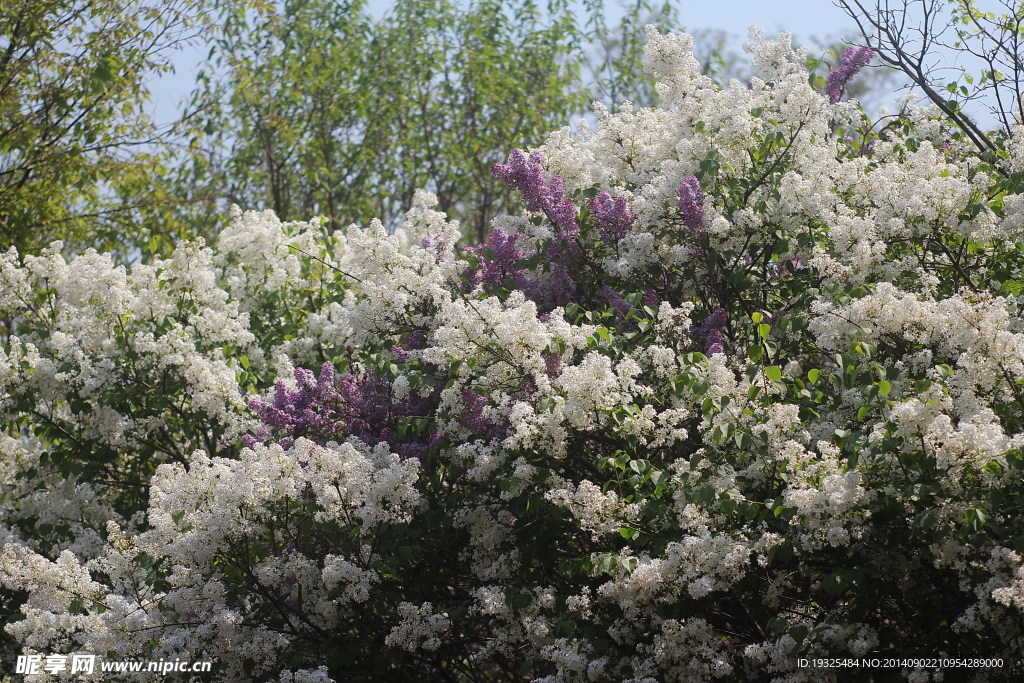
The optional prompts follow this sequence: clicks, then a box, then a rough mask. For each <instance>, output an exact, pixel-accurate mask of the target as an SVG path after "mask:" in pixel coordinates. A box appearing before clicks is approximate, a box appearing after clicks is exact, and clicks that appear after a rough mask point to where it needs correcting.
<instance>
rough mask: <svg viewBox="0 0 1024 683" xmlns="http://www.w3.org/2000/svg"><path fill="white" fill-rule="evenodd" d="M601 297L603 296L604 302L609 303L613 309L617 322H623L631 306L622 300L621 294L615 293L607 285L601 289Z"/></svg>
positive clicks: (631, 308)
mask: <svg viewBox="0 0 1024 683" xmlns="http://www.w3.org/2000/svg"><path fill="white" fill-rule="evenodd" d="M601 296H603V297H604V299H605V301H607V302H608V303H610V304H611V305H612V308H614V309H615V318H616V320H617V321H619V322H621V321H622V320H625V318H626V316H627V315H628V314H629V312H630V311H631V310H633V306H632V305H630V303H629V302H628V301H626V300H625V299H623V298H622V295H621V294H619V293H618V292H617V291H615V290H614V289H612V288H611V287H609V286H608V285H605V286H604V287H602V288H601Z"/></svg>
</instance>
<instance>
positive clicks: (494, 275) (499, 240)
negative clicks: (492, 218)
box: [466, 228, 524, 286]
mask: <svg viewBox="0 0 1024 683" xmlns="http://www.w3.org/2000/svg"><path fill="white" fill-rule="evenodd" d="M466 251H468V252H470V253H472V254H476V255H477V256H478V257H479V259H480V260H479V262H478V263H477V265H476V267H475V268H470V269H468V270H467V271H466V276H467V277H468V278H469V281H470V283H471V284H473V285H477V284H484V285H490V286H497V285H500V284H502V283H503V282H504V281H505V278H506V277H512V278H513V279H515V278H516V277H518V276H520V275H521V274H522V273H523V269H522V268H516V263H517V262H518V261H519V260H520V259H521V258H523V255H524V254H523V252H522V251H521V250H519V249H517V248H516V236H515V235H508V234H506V233H505V231H504V230H502V229H501V228H495V229H494V230H492V231H491V234H490V236H489V237H488V239H487V242H485V243H484V244H481V245H480V246H477V247H466ZM488 251H489V252H490V254H491V257H490V258H489V259H488V258H485V256H484V255H485V254H486V253H487V252H488Z"/></svg>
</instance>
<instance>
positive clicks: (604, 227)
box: [588, 192, 636, 244]
mask: <svg viewBox="0 0 1024 683" xmlns="http://www.w3.org/2000/svg"><path fill="white" fill-rule="evenodd" d="M588 208H589V209H590V215H591V216H593V217H594V224H595V225H596V226H597V230H598V232H600V233H601V239H603V240H604V241H605V243H607V244H615V243H616V242H618V241H619V240H621V239H622V238H623V237H625V236H626V233H628V232H629V230H630V228H632V227H633V221H634V220H636V216H634V215H633V214H632V213H630V211H629V208H628V207H627V206H626V198H625V197H618V198H616V199H612V196H611V195H610V194H608V193H607V192H601V193H600V194H598V195H597V196H596V197H593V198H592V199H591V200H590V202H589V204H588Z"/></svg>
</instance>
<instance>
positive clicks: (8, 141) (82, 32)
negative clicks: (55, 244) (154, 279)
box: [0, 0, 195, 248]
mask: <svg viewBox="0 0 1024 683" xmlns="http://www.w3.org/2000/svg"><path fill="white" fill-rule="evenodd" d="M194 11H195V7H194V3H193V2H192V1H191V0H148V1H146V2H143V3H141V4H140V3H130V4H126V3H122V2H118V1H116V0H92V1H90V0H5V2H4V3H2V4H0V245H11V244H13V245H16V246H18V247H19V248H28V247H32V246H35V245H38V244H41V243H42V244H45V243H46V242H48V241H50V240H51V239H54V238H63V239H65V240H66V241H67V242H68V243H69V244H70V245H89V246H95V247H100V248H102V247H105V246H114V245H117V244H119V243H121V242H122V235H123V233H125V232H126V231H130V232H131V233H132V234H135V233H136V232H137V231H138V230H139V229H140V222H142V223H148V224H149V225H150V226H151V227H153V228H154V229H156V230H158V231H160V230H163V229H165V227H166V223H165V222H163V221H162V220H161V215H164V214H163V209H164V208H165V207H164V203H165V202H166V201H167V199H168V198H167V197H166V195H165V193H164V191H163V189H162V188H161V187H160V186H159V185H157V184H155V183H154V182H153V178H154V173H155V170H156V169H157V168H158V167H159V164H160V163H161V159H162V150H161V149H160V148H159V147H155V146H154V143H155V142H157V141H158V139H159V137H160V131H158V130H157V129H156V127H155V126H154V125H153V124H152V122H151V121H150V120H149V119H148V118H147V116H146V115H145V112H144V107H145V104H146V102H147V99H148V91H147V87H146V84H147V82H148V81H149V80H150V79H151V78H152V77H153V76H154V75H155V74H157V73H160V72H161V71H166V70H168V69H169V68H170V67H169V63H168V56H169V54H170V52H171V51H172V50H173V49H174V48H175V47H176V46H177V45H179V44H180V42H181V41H183V40H184V39H186V38H187V37H188V35H189V30H190V27H191V25H192V23H191V17H192V16H193V15H194Z"/></svg>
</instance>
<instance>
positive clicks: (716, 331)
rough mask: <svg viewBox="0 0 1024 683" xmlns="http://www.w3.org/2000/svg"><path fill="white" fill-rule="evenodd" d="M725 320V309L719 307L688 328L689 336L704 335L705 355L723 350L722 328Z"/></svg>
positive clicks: (711, 354)
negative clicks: (696, 324) (697, 323)
mask: <svg viewBox="0 0 1024 683" xmlns="http://www.w3.org/2000/svg"><path fill="white" fill-rule="evenodd" d="M725 321H726V314H725V310H724V309H721V308H719V309H716V310H715V311H714V312H713V313H712V314H711V315H709V316H708V317H707V318H705V319H704V322H703V323H702V324H701V325H700V326H698V327H692V328H690V336H691V337H704V355H705V356H713V355H715V354H716V353H724V352H725V346H724V345H723V343H722V328H723V327H725Z"/></svg>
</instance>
